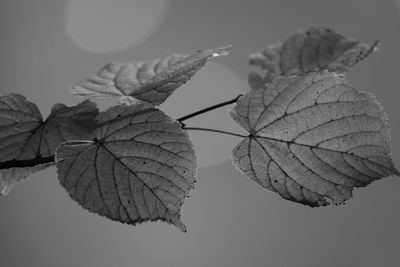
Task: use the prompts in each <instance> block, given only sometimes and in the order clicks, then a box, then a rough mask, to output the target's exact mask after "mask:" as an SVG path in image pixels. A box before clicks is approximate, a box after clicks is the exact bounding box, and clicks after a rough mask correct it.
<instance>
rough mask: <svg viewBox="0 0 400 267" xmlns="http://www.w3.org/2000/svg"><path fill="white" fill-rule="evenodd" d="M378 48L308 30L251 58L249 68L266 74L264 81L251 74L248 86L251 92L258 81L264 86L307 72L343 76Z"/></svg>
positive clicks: (323, 29)
mask: <svg viewBox="0 0 400 267" xmlns="http://www.w3.org/2000/svg"><path fill="white" fill-rule="evenodd" d="M377 46H378V42H376V43H374V44H373V45H368V44H364V43H361V42H359V41H357V40H354V39H349V38H346V37H344V36H342V35H340V34H338V33H336V32H334V31H332V30H331V29H329V28H326V27H316V26H314V27H310V28H309V29H307V30H300V31H299V32H297V33H295V34H293V35H291V36H290V37H289V38H288V39H287V40H286V41H284V42H283V43H278V44H274V45H270V46H267V47H265V48H264V49H262V51H260V52H258V53H255V54H251V55H250V65H255V66H259V67H261V68H262V69H264V70H266V71H267V72H266V74H265V76H264V77H262V76H261V75H259V74H257V73H255V72H251V74H250V75H249V78H248V80H249V84H250V86H251V87H252V88H253V89H254V88H255V87H254V86H257V84H259V83H260V82H259V81H260V80H262V81H263V83H264V85H265V84H266V83H270V82H271V81H272V80H273V78H275V77H277V76H290V75H295V74H301V73H306V72H308V71H310V70H329V71H331V72H338V73H345V72H347V71H349V70H350V69H351V67H353V66H354V65H355V64H356V63H358V62H359V61H361V60H363V59H364V58H366V57H368V56H369V55H370V54H371V53H372V52H374V51H376V50H377ZM263 87H264V86H263ZM259 88H260V87H259ZM255 89H257V88H255Z"/></svg>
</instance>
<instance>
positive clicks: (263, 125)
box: [231, 71, 399, 206]
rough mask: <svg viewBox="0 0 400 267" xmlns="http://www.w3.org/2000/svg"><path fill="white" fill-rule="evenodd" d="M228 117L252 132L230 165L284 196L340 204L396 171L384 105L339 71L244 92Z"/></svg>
mask: <svg viewBox="0 0 400 267" xmlns="http://www.w3.org/2000/svg"><path fill="white" fill-rule="evenodd" d="M231 115H232V117H233V119H235V120H236V121H237V122H238V123H239V124H240V125H241V126H242V127H243V128H244V129H246V130H247V131H248V132H249V136H248V137H246V138H245V139H244V140H243V141H241V142H240V144H239V145H238V146H237V147H236V148H235V149H234V150H233V162H234V165H235V166H236V167H237V168H238V169H239V170H241V171H242V172H243V173H244V174H245V175H247V176H248V177H249V178H251V179H252V180H254V181H255V182H256V183H258V184H259V185H261V186H262V187H264V188H266V189H268V190H270V191H273V192H276V193H278V194H279V195H280V196H282V197H283V198H285V199H288V200H291V201H295V202H299V203H302V204H305V205H309V206H324V205H328V204H330V203H334V204H342V203H344V202H345V201H346V200H348V199H350V198H351V197H352V189H353V188H354V187H364V186H367V185H368V184H370V183H371V182H372V181H375V180H379V179H381V178H383V177H386V176H389V175H392V174H396V175H398V174H399V172H398V171H397V170H396V169H395V167H394V166H393V163H392V160H391V158H390V147H389V143H388V142H389V134H388V132H389V128H388V125H387V117H386V114H385V113H384V112H383V110H382V107H381V105H380V104H379V103H378V102H377V101H376V99H375V98H374V97H373V96H372V95H370V94H367V93H364V92H360V91H359V90H357V89H355V88H353V87H351V86H350V85H348V83H347V82H346V81H345V80H344V79H343V78H342V77H341V76H340V75H337V74H334V73H330V72H327V71H323V72H313V73H309V74H305V75H301V76H292V77H279V78H276V79H275V80H274V81H273V82H272V83H271V84H268V85H267V86H266V88H265V89H264V88H260V89H255V90H251V91H250V92H249V93H248V94H246V95H244V96H243V97H241V98H240V99H239V101H238V103H237V105H236V106H235V108H234V109H233V110H232V112H231Z"/></svg>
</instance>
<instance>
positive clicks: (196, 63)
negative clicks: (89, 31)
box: [71, 46, 230, 105]
mask: <svg viewBox="0 0 400 267" xmlns="http://www.w3.org/2000/svg"><path fill="white" fill-rule="evenodd" d="M229 49H230V46H226V47H220V48H216V49H209V50H200V51H198V52H196V53H194V54H192V55H182V54H172V55H170V56H167V57H165V58H160V59H155V60H149V61H136V62H131V63H110V64H107V65H106V66H105V67H103V68H102V69H101V70H100V71H99V72H98V73H97V75H95V76H94V77H92V78H90V79H87V80H85V81H82V82H79V83H77V84H75V85H72V86H71V92H72V93H73V94H75V95H78V96H83V97H127V96H130V97H133V98H136V99H139V100H142V101H145V102H148V103H151V104H153V105H159V104H161V103H163V102H164V101H165V100H166V99H167V98H168V97H169V96H170V95H171V94H172V93H173V92H174V91H175V90H176V89H177V88H178V87H180V86H181V85H183V84H184V83H186V82H187V81H188V80H190V78H192V76H193V75H195V74H196V72H197V71H199V70H200V69H201V68H202V67H204V65H205V64H206V62H207V60H209V59H210V58H213V57H217V56H222V55H227V54H228V50H229ZM124 99H126V98H124Z"/></svg>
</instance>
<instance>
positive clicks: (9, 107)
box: [0, 94, 98, 195]
mask: <svg viewBox="0 0 400 267" xmlns="http://www.w3.org/2000/svg"><path fill="white" fill-rule="evenodd" d="M97 114H98V110H97V108H96V105H95V104H94V103H92V102H89V101H84V102H82V103H80V104H78V105H77V106H73V107H67V106H65V105H63V104H56V105H54V106H53V108H52V111H51V114H50V115H49V117H48V118H47V119H46V120H45V121H43V119H42V115H41V114H40V111H39V110H38V108H37V106H36V105H35V104H33V103H32V102H29V101H27V100H26V98H25V97H24V96H22V95H19V94H10V95H5V96H1V97H0V180H2V181H3V184H4V188H10V186H9V185H13V184H17V183H19V182H20V181H22V180H24V179H26V178H28V177H29V176H30V175H31V174H33V173H34V172H37V171H39V170H43V169H45V168H46V167H49V166H52V164H48V163H51V162H54V153H55V150H56V148H57V146H58V145H59V144H60V143H62V142H63V141H66V140H68V139H80V138H88V137H90V136H93V132H92V127H93V126H94V125H93V122H94V118H95V117H96V116H97ZM13 180H14V181H13ZM6 185H7V186H6ZM7 192H9V189H7V190H6V189H4V190H3V195H4V194H5V193H7Z"/></svg>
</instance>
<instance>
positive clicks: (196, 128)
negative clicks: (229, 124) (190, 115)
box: [182, 126, 247, 138]
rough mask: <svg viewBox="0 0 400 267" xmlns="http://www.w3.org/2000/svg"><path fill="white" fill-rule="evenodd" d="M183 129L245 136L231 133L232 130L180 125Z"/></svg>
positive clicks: (239, 135)
mask: <svg viewBox="0 0 400 267" xmlns="http://www.w3.org/2000/svg"><path fill="white" fill-rule="evenodd" d="M182 129H183V130H189V131H204V132H214V133H221V134H227V135H233V136H238V137H241V138H246V137H247V136H245V135H242V134H237V133H232V132H227V131H222V130H218V129H209V128H199V127H186V126H184V127H182Z"/></svg>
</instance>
